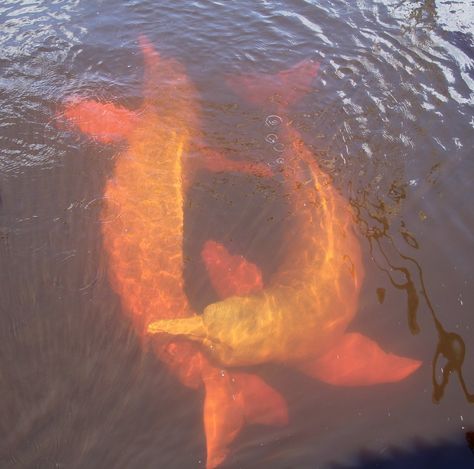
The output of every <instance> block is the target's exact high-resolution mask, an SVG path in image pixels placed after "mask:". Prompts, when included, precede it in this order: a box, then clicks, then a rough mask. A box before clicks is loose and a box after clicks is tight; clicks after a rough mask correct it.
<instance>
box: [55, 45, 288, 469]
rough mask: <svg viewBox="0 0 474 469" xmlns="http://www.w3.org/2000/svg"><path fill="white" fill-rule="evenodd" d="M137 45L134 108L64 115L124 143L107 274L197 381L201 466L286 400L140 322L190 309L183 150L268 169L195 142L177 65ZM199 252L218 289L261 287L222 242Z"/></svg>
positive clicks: (69, 107) (161, 347)
mask: <svg viewBox="0 0 474 469" xmlns="http://www.w3.org/2000/svg"><path fill="white" fill-rule="evenodd" d="M140 47H141V50H142V53H143V57H144V61H145V75H144V101H143V105H142V106H141V108H140V109H139V110H137V111H131V110H128V109H125V108H123V107H120V106H117V105H114V104H111V103H99V102H96V101H94V100H91V99H86V98H78V97H73V98H70V99H69V100H68V101H67V102H66V103H65V105H64V109H63V113H62V117H64V118H65V119H67V120H68V121H69V122H71V123H72V124H74V125H75V126H76V127H77V128H78V129H79V130H81V131H82V132H84V133H86V134H88V135H91V136H93V137H94V138H95V139H96V140H97V141H98V142H101V143H107V144H113V143H115V142H120V143H122V145H123V144H124V143H125V145H124V146H125V149H124V150H123V151H121V152H120V153H119V154H118V155H117V157H116V159H115V166H114V170H113V174H112V175H111V177H110V178H109V180H108V181H107V183H106V186H105V190H104V199H103V200H104V208H103V215H104V219H106V220H107V222H106V223H103V224H102V225H101V228H102V235H103V243H104V247H105V251H106V253H107V255H108V272H109V278H110V283H111V285H112V287H113V289H114V290H115V291H116V292H117V293H118V295H119V296H120V299H121V303H122V306H123V309H124V311H125V312H127V314H129V316H130V317H131V318H132V321H133V324H134V327H135V329H136V331H137V333H138V335H139V337H140V338H141V339H142V341H143V342H144V343H146V344H148V345H150V346H151V347H152V348H153V350H154V353H155V354H156V356H157V357H158V358H159V359H160V360H161V361H162V362H163V363H164V364H165V365H166V366H167V368H168V369H169V370H170V371H171V372H172V373H173V374H174V375H175V376H176V377H177V378H178V379H179V380H180V381H181V382H182V383H183V384H184V385H186V386H188V387H190V388H194V389H203V390H204V393H205V397H204V409H203V421H204V429H205V433H206V447H207V467H208V468H213V467H216V466H217V465H218V464H220V463H221V462H222V461H223V460H224V459H225V457H226V455H227V453H228V451H229V445H230V443H231V442H232V441H233V439H234V438H235V437H236V436H237V435H238V433H239V431H240V430H241V428H242V427H243V426H244V425H245V424H251V423H259V424H269V425H282V424H285V423H286V422H287V419H288V416H287V407H286V403H285V401H284V400H283V398H282V397H281V396H280V395H279V394H278V393H277V392H276V391H275V390H273V389H272V388H271V387H270V386H268V385H267V384H266V383H265V382H264V381H263V380H262V379H261V378H259V377H258V376H255V375H250V374H247V373H242V372H231V373H229V372H226V371H224V370H222V367H216V366H213V365H211V363H210V362H209V360H208V358H207V357H206V356H205V355H204V354H203V352H202V350H201V349H200V347H199V346H198V345H197V344H195V343H193V342H190V341H189V340H186V339H184V340H183V339H182V338H177V339H175V340H162V338H153V339H152V338H151V336H150V335H148V334H147V332H146V330H147V325H148V324H149V323H150V322H152V321H155V320H157V319H164V318H176V317H182V318H185V317H193V316H194V315H195V313H194V312H193V311H192V308H191V306H190V305H189V302H188V299H187V297H186V294H185V292H184V280H183V266H184V257H183V224H184V223H183V218H184V217H183V200H184V197H185V191H186V186H187V183H188V181H189V179H190V175H189V174H190V173H192V170H193V169H196V168H195V160H196V159H195V158H187V156H188V154H189V153H190V152H196V151H198V152H199V164H201V165H202V166H203V167H204V168H206V169H208V170H210V171H225V170H229V171H240V172H245V173H252V174H256V175H258V176H267V175H268V174H269V170H268V167H267V166H264V165H258V164H254V163H251V162H250V163H248V162H237V161H230V160H229V161H227V160H226V159H225V158H223V157H221V156H220V155H219V154H217V153H216V152H214V151H211V150H208V149H206V148H202V145H201V144H199V142H198V144H196V145H194V139H195V138H196V135H197V136H199V128H198V106H197V100H196V91H195V90H194V87H193V86H192V84H191V83H190V81H189V80H188V78H187V76H186V74H185V72H184V68H183V67H182V66H181V65H180V64H179V63H178V62H176V61H175V60H173V59H169V58H164V57H162V56H160V55H159V54H158V53H157V52H156V51H155V50H154V49H153V47H152V46H151V44H150V43H149V42H148V41H147V40H146V39H145V38H141V39H140ZM196 140H197V139H196ZM196 148H198V150H196ZM202 257H203V260H204V262H205V263H206V264H207V265H208V268H209V269H210V270H214V271H216V272H217V270H219V269H222V271H223V272H225V274H224V275H220V276H218V277H216V278H214V284H215V285H216V291H217V293H218V294H220V296H221V297H225V296H226V295H234V294H240V295H245V294H247V293H250V292H251V291H256V290H258V289H259V288H261V273H260V271H259V269H258V268H257V267H256V266H255V265H253V264H251V263H249V262H247V261H246V260H245V259H244V258H243V257H242V256H232V255H230V254H229V253H228V252H227V250H226V249H225V247H224V246H222V245H219V244H218V243H215V242H212V241H209V242H208V243H206V244H205V246H204V247H203V250H202ZM216 282H217V283H216Z"/></svg>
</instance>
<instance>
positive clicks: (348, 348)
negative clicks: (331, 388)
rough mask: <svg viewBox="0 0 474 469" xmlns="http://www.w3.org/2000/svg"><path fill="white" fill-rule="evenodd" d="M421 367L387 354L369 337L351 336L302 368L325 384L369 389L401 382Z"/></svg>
mask: <svg viewBox="0 0 474 469" xmlns="http://www.w3.org/2000/svg"><path fill="white" fill-rule="evenodd" d="M420 365H421V361H419V360H413V359H411V358H406V357H400V356H398V355H394V354H392V353H387V352H384V351H383V350H382V349H381V348H380V347H379V345H378V344H377V343H375V342H374V341H373V340H371V339H369V338H368V337H365V336H363V335H361V334H358V333H348V334H345V335H343V336H342V337H341V339H340V340H339V342H338V343H337V344H335V345H334V347H332V348H331V349H330V350H329V351H328V352H326V353H325V354H324V355H323V356H321V357H319V358H318V359H317V360H315V361H314V362H313V363H306V364H304V365H302V366H301V367H300V368H301V370H302V371H303V372H305V373H306V374H309V375H310V376H312V377H314V378H318V379H320V380H321V381H324V382H325V383H329V384H334V385H337V386H368V385H372V384H380V383H393V382H396V381H401V380H402V379H404V378H406V377H408V376H409V375H411V374H412V373H413V372H414V371H416V370H417V369H418V368H419V367H420Z"/></svg>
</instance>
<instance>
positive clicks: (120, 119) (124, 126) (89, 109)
mask: <svg viewBox="0 0 474 469" xmlns="http://www.w3.org/2000/svg"><path fill="white" fill-rule="evenodd" d="M60 117H64V118H66V119H67V120H68V121H69V122H71V123H72V124H74V125H75V126H76V127H78V128H79V130H81V132H83V133H85V134H88V135H91V136H93V137H95V138H96V139H97V140H99V141H100V142H102V143H111V142H114V141H119V140H122V139H124V138H126V137H127V136H128V135H129V134H130V132H131V131H132V130H133V128H134V126H135V124H136V122H137V120H138V116H137V114H136V113H135V112H134V111H130V110H128V109H125V108H124V107H121V106H116V105H115V104H112V103H99V102H97V101H93V100H91V99H71V100H69V101H68V102H67V103H66V105H65V108H64V113H63V115H62V116H60Z"/></svg>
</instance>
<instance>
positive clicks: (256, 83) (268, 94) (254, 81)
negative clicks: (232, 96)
mask: <svg viewBox="0 0 474 469" xmlns="http://www.w3.org/2000/svg"><path fill="white" fill-rule="evenodd" d="M318 70H319V62H316V61H313V60H310V59H305V60H302V61H301V62H298V63H297V64H296V65H293V66H292V67H291V68H288V69H287V70H282V71H280V72H278V73H276V74H274V75H268V74H253V75H242V76H238V77H233V76H232V77H228V78H227V80H226V81H227V83H228V85H229V86H230V87H231V88H232V89H233V90H234V91H235V92H236V93H237V94H238V95H240V96H242V97H244V98H245V99H247V101H249V102H251V103H252V104H255V105H257V106H260V105H262V104H264V103H268V102H272V101H274V102H277V103H278V104H280V105H281V104H294V103H296V102H298V101H299V100H300V99H301V98H302V96H304V95H305V94H307V93H308V92H309V91H311V89H312V87H311V85H312V82H313V80H314V79H315V78H316V76H317V74H318Z"/></svg>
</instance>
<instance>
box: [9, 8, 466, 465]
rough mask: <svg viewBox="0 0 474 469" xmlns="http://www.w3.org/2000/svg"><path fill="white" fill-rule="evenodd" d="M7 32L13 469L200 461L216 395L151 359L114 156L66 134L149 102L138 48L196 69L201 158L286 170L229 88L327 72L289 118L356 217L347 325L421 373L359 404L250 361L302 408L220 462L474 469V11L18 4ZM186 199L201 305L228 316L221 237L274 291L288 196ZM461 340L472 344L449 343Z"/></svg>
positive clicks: (194, 192)
mask: <svg viewBox="0 0 474 469" xmlns="http://www.w3.org/2000/svg"><path fill="white" fill-rule="evenodd" d="M0 19H1V24H2V27H1V32H0V45H1V48H0V49H1V51H0V109H1V114H0V128H1V133H0V148H1V153H0V178H1V179H0V197H1V198H0V265H1V270H0V275H1V283H0V308H1V315H0V357H1V359H0V360H1V361H0V383H1V384H0V386H1V393H2V401H1V404H0V461H1V464H0V465H1V466H2V467H6V468H7V467H8V468H10V467H11V468H17V467H45V468H49V467H64V468H76V467H77V468H91V467H97V468H100V467H113V468H121V467H123V468H145V467H150V468H151V467H170V468H171V467H204V464H205V462H204V461H205V446H204V434H203V430H202V422H201V407H202V400H203V396H202V393H196V392H194V391H192V390H189V389H187V388H185V387H183V386H182V385H181V384H180V383H179V382H178V381H177V379H176V378H175V377H173V376H172V375H170V374H169V373H167V372H166V370H165V369H164V368H163V366H162V365H161V364H160V363H159V362H158V361H157V360H156V358H155V357H154V356H153V355H152V354H150V353H147V351H146V350H143V348H142V346H141V344H140V342H139V340H138V338H137V337H136V333H135V331H134V329H133V327H132V325H131V323H130V320H129V318H128V317H127V315H126V314H124V312H123V311H122V310H121V306H120V301H119V298H118V297H117V295H116V294H115V293H114V291H113V290H112V288H111V287H110V285H109V280H108V277H107V259H106V256H105V254H104V252H103V247H102V239H101V233H100V224H101V223H103V222H104V220H102V219H101V215H100V208H101V197H102V194H103V190H104V184H105V182H106V180H107V179H108V177H110V174H111V172H112V169H113V166H114V158H115V156H116V155H117V153H118V152H119V150H120V147H117V146H115V147H114V146H105V145H101V144H100V143H98V142H94V141H93V140H91V139H90V138H88V137H86V136H82V135H80V134H79V133H77V132H74V131H71V130H68V129H64V128H61V126H58V124H57V115H58V113H60V112H61V106H62V105H63V103H64V100H65V99H66V98H67V97H70V96H72V95H78V96H85V97H90V98H94V99H98V100H100V101H110V102H114V103H116V104H120V105H123V106H126V107H128V108H130V109H137V108H138V107H139V106H140V104H141V100H142V97H143V91H142V74H143V61H142V57H141V55H140V53H139V49H138V46H137V38H138V36H139V35H140V34H145V35H147V36H148V38H149V39H150V41H151V42H152V43H153V44H154V45H155V46H156V48H157V49H158V50H159V51H160V52H161V53H162V54H164V55H167V56H170V57H174V58H177V59H178V60H179V61H180V62H181V63H183V64H184V65H185V67H186V70H187V73H188V74H189V76H190V77H191V79H192V80H193V82H194V83H195V84H196V86H197V88H198V90H199V96H200V98H199V99H200V105H201V129H202V138H203V141H205V142H206V144H207V145H209V146H211V147H213V148H215V149H217V150H219V151H221V152H223V153H226V154H227V155H231V156H235V157H237V158H238V157H239V156H240V157H241V156H242V155H247V154H250V155H255V154H258V155H263V156H264V157H265V158H267V161H274V162H275V161H276V158H277V154H276V153H277V152H275V149H274V147H272V145H271V144H269V143H268V139H267V140H266V137H267V136H268V133H269V132H268V126H267V125H266V120H267V118H268V115H269V111H268V109H266V108H265V106H262V107H261V109H258V108H256V107H255V106H250V105H249V104H248V103H245V102H244V101H243V100H242V99H241V98H239V97H238V96H237V95H236V94H234V92H233V91H232V89H230V88H229V87H227V86H226V84H225V80H224V77H225V76H232V75H236V74H241V73H256V72H258V73H276V72H278V71H279V70H282V69H285V68H288V67H290V66H292V65H293V64H295V63H297V62H298V61H300V60H302V59H306V58H311V59H313V60H315V61H319V62H320V63H321V68H320V72H319V76H318V78H317V79H316V80H315V81H314V83H313V85H312V89H311V92H310V93H308V95H307V96H305V98H304V99H303V100H302V101H301V102H300V103H299V104H298V106H295V107H294V108H292V109H291V110H290V111H289V115H288V116H285V118H288V119H291V120H292V122H293V124H292V125H294V126H296V127H297V128H298V129H299V130H300V132H302V134H303V135H304V139H305V143H306V144H307V145H308V146H310V147H311V148H312V149H313V151H314V157H315V159H316V160H317V161H318V163H319V164H320V165H321V166H322V167H323V168H325V169H326V171H327V172H328V174H330V175H331V177H332V178H333V183H334V184H335V186H336V187H337V188H338V190H339V191H340V192H341V193H342V194H343V195H344V196H345V197H346V198H347V199H348V200H349V201H350V202H351V204H352V206H353V209H354V214H355V216H356V222H355V223H356V226H357V232H358V235H359V237H360V241H361V246H362V249H363V256H364V266H365V269H366V278H365V281H364V286H363V289H362V294H361V298H360V312H359V314H358V315H357V318H356V320H355V321H354V322H353V323H352V324H351V330H354V331H359V332H362V333H364V334H366V335H368V336H370V337H372V338H374V339H375V340H377V341H378V342H379V343H380V344H383V346H384V348H385V349H386V350H389V351H392V352H394V353H397V354H400V355H404V356H409V357H413V358H417V359H420V360H422V361H423V367H422V368H421V369H420V370H419V371H418V372H417V373H416V374H414V375H413V376H411V377H410V378H408V379H407V380H405V381H402V382H400V383H396V384H391V385H380V386H372V387H364V388H338V387H331V386H329V385H326V384H323V383H320V382H317V381H315V380H312V379H310V378H307V377H305V376H303V375H301V374H298V373H296V372H295V371H293V370H289V369H286V368H284V367H280V366H276V365H265V366H261V367H259V368H258V370H256V371H257V372H258V374H259V375H260V376H262V377H264V378H265V380H266V381H267V382H269V383H271V384H272V386H274V387H275V388H276V389H278V391H279V392H281V393H282V394H283V395H284V396H285V398H286V399H287V401H288V405H289V412H290V423H289V425H288V426H286V427H284V428H277V429H276V428H271V427H247V428H246V429H245V430H244V432H242V434H241V435H240V436H239V437H238V439H237V440H236V441H235V442H234V444H233V446H232V453H231V455H230V456H229V458H228V460H227V461H226V464H225V466H226V467H272V468H286V467H301V468H303V467H308V468H310V467H311V468H314V467H331V466H334V465H335V464H352V463H353V464H357V462H358V460H359V459H358V456H359V454H360V452H361V451H362V450H365V451H369V452H372V453H373V454H375V455H382V456H385V455H388V456H387V457H391V456H390V455H391V452H390V448H392V447H397V448H401V449H402V450H403V451H407V452H408V454H409V453H410V452H414V453H416V452H417V451H418V450H419V448H420V446H419V444H418V443H417V442H420V441H422V443H423V444H422V445H421V446H422V447H423V445H426V447H431V446H436V445H441V444H443V445H451V444H452V445H458V444H459V450H457V451H458V453H457V454H461V460H462V461H466V466H465V467H468V464H469V459H468V458H470V457H471V456H472V455H471V453H469V449H468V447H467V444H465V438H464V434H465V433H466V432H468V431H473V427H474V417H473V416H474V411H473V409H474V407H473V403H472V402H471V403H470V402H469V399H468V398H469V393H471V396H472V393H474V335H473V333H474V317H473V308H474V293H473V282H474V274H473V269H472V265H473V262H474V250H473V241H474V237H473V227H474V209H473V208H472V207H473V196H472V190H471V189H472V187H471V182H472V180H473V176H474V164H473V159H472V148H473V143H474V130H473V127H474V116H473V106H474V38H473V34H474V10H473V7H472V5H470V4H469V3H468V2H461V3H456V4H452V3H451V2H442V1H436V2H435V1H426V2H417V3H412V2H403V1H402V2H382V1H380V2H379V1H350V0H348V1H332V2H331V1H323V2H315V1H310V0H306V1H305V0H297V1H296V0H295V1H291V2H283V1H281V2H280V1H273V2H267V1H259V2H254V1H252V2H251V1H244V0H241V1H238V2H218V1H195V2H191V1H186V2H178V3H177V2H171V1H169V2H168V1H161V2H159V5H157V4H156V2H151V1H146V0H140V1H137V0H132V1H128V2H121V4H117V2H111V1H101V2H97V3H96V4H94V5H93V4H92V3H91V2H84V1H80V0H76V1H69V2H66V1H56V2H28V1H17V2H15V1H11V2H3V3H2V5H1V6H0ZM275 191H276V193H277V196H275ZM187 199H188V201H189V202H192V203H188V204H187V205H186V212H185V216H186V233H185V244H184V247H185V253H186V256H187V257H188V259H189V262H188V264H187V269H186V272H185V276H186V288H187V293H188V296H189V298H190V300H191V302H192V304H193V306H194V307H195V308H196V310H198V311H200V310H202V308H203V307H204V306H206V305H207V304H209V303H211V302H213V301H215V300H216V295H215V293H214V292H213V290H212V288H211V285H210V284H209V281H208V279H207V277H206V273H205V271H204V268H203V266H202V263H200V261H199V251H200V249H201V246H202V243H203V242H204V241H205V240H207V239H209V238H213V239H217V240H219V241H221V242H224V243H226V245H227V246H228V248H229V249H231V250H233V251H234V252H238V253H241V254H243V255H245V256H246V257H247V258H248V259H249V260H251V261H253V262H255V263H257V264H258V265H259V266H260V267H261V268H262V271H263V273H264V278H265V279H268V278H269V277H270V276H271V274H272V272H274V271H275V269H276V268H277V267H278V262H279V257H278V255H276V254H275V253H278V252H281V251H282V249H284V246H281V238H282V232H283V230H284V229H285V225H284V223H283V222H282V220H283V219H284V217H283V216H282V213H283V211H284V206H283V205H282V202H281V198H279V197H278V187H274V186H272V183H266V184H261V183H259V184H257V183H256V181H255V180H254V179H252V178H248V177H244V176H242V175H236V174H231V175H229V174H218V175H210V174H208V173H204V172H203V173H200V175H199V177H198V178H197V180H196V181H195V183H194V185H193V186H192V187H191V188H190V191H189V194H188V196H187ZM449 333H454V334H457V336H456V337H455V338H454V339H453V340H452V341H451V342H450V338H452V337H453V336H449V335H448V334H449ZM461 343H463V344H464V345H465V358H464V362H463V363H461V360H460V357H459V356H458V355H459V354H458V355H456V353H454V352H453V353H454V355H453V356H452V357H451V364H452V365H453V367H454V368H456V369H461V370H462V373H463V376H464V380H465V385H466V392H464V391H463V389H462V387H461V385H460V380H459V377H458V376H457V375H456V374H455V373H453V374H452V375H451V376H450V378H449V382H448V383H447V385H446V386H440V385H439V383H442V378H443V373H444V375H446V372H445V371H444V372H443V370H445V369H446V365H447V359H446V355H448V356H449V354H450V353H451V352H452V351H453V350H454V349H456V347H458V348H459V344H461ZM453 345H454V349H453ZM437 351H438V352H442V353H441V355H440V356H439V357H438V358H439V361H438V362H436V363H435V365H436V366H434V367H433V360H434V357H436V356H437V355H436V354H437ZM454 351H455V350H454ZM443 354H444V355H443ZM448 365H449V363H448ZM433 369H434V374H435V378H436V381H435V382H434V383H433V379H432V373H433ZM254 371H255V370H254ZM436 383H438V384H436ZM456 448H457V446H456ZM459 452H460V453H459ZM472 460H473V458H472V457H471V463H472ZM440 467H441V466H440ZM457 467H461V466H459V465H458V466H457Z"/></svg>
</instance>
